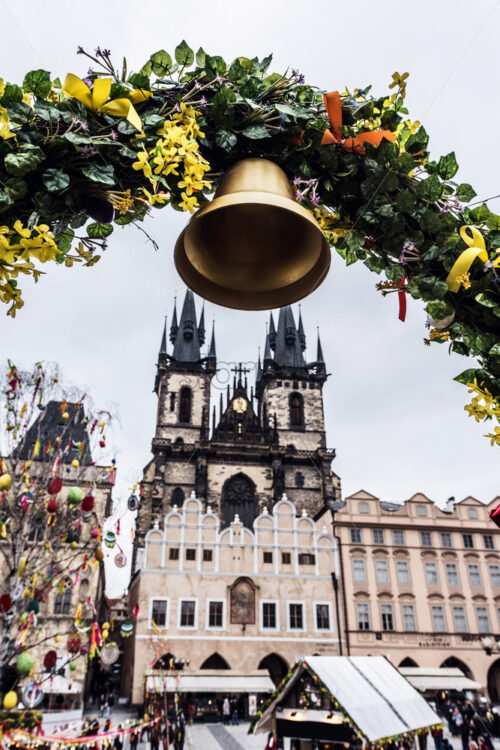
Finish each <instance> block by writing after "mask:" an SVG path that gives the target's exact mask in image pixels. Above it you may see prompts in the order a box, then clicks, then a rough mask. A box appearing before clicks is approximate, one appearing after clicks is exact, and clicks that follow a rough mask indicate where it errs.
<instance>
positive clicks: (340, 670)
mask: <svg viewBox="0 0 500 750" xmlns="http://www.w3.org/2000/svg"><path fill="white" fill-rule="evenodd" d="M308 668H309V669H310V670H311V671H312V672H313V673H314V674H316V675H317V676H318V678H319V679H320V681H321V682H322V683H323V684H324V685H325V687H326V688H327V689H328V691H329V692H330V693H331V694H332V695H333V696H334V697H335V699H336V700H337V701H338V702H339V704H340V705H341V706H342V708H343V709H344V711H345V712H346V713H347V714H348V716H349V717H350V718H351V719H352V721H353V722H354V723H355V724H356V725H357V727H358V728H359V729H360V730H361V732H362V733H363V734H364V736H365V737H366V738H367V739H368V740H370V741H371V742H373V741H375V740H379V739H381V738H383V737H393V736H395V735H399V734H405V733H406V732H410V731H411V730H414V729H419V728H420V727H427V726H432V725H433V724H439V722H440V719H439V716H438V715H437V714H436V713H434V711H433V710H432V708H431V707H430V706H429V704H428V703H427V702H426V701H425V700H424V699H423V698H422V696H421V695H419V693H418V692H417V691H416V690H415V689H414V688H413V687H412V686H411V685H410V684H409V682H408V681H407V680H405V678H404V677H403V676H402V675H401V674H400V673H399V672H398V670H397V669H395V668H394V667H393V666H392V665H391V664H390V662H388V661H387V660H386V659H384V657H382V656H352V657H349V656H306V657H304V659H303V660H302V661H300V662H298V663H297V664H296V665H295V667H294V670H293V673H292V675H291V676H290V678H289V680H288V681H287V683H286V684H285V685H284V686H283V688H282V689H281V690H280V692H279V694H278V695H277V697H276V698H275V700H274V701H273V702H272V703H271V704H270V705H269V706H268V707H267V708H266V710H265V711H264V712H263V715H262V717H261V718H260V719H259V721H258V722H257V723H256V725H255V728H254V731H255V732H264V731H268V730H269V728H270V726H271V720H272V715H273V711H274V709H275V708H276V707H277V705H278V703H281V702H283V700H284V698H285V696H286V694H287V693H288V692H289V691H290V689H291V687H292V686H293V684H294V683H295V682H296V680H297V679H299V677H300V675H301V674H302V673H303V672H304V671H305V670H306V669H308Z"/></svg>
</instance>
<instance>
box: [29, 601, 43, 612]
mask: <svg viewBox="0 0 500 750" xmlns="http://www.w3.org/2000/svg"><path fill="white" fill-rule="evenodd" d="M28 612H34V613H35V614H36V615H37V614H38V613H39V612H40V605H39V604H38V602H37V600H36V599H32V600H31V601H30V603H29V604H28Z"/></svg>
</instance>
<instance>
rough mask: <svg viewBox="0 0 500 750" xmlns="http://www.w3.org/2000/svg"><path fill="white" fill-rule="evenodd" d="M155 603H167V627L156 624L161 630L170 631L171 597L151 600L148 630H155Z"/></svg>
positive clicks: (152, 598)
mask: <svg viewBox="0 0 500 750" xmlns="http://www.w3.org/2000/svg"><path fill="white" fill-rule="evenodd" d="M153 601H155V602H167V615H166V617H165V625H158V623H155V624H156V625H157V627H158V628H159V629H160V630H168V626H169V620H170V597H169V596H151V597H150V598H149V617H148V629H149V630H153Z"/></svg>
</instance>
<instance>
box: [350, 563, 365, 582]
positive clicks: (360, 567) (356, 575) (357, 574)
mask: <svg viewBox="0 0 500 750" xmlns="http://www.w3.org/2000/svg"><path fill="white" fill-rule="evenodd" d="M352 577H353V580H354V582H355V583H364V582H365V581H366V568H365V561H364V560H353V561H352Z"/></svg>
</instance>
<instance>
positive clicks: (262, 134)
mask: <svg viewBox="0 0 500 750" xmlns="http://www.w3.org/2000/svg"><path fill="white" fill-rule="evenodd" d="M242 135H244V136H246V137H247V138H252V139H254V140H257V139H259V138H270V137H271V135H270V133H269V131H268V129H267V128H266V126H265V125H250V126H249V127H248V128H245V130H243V132H242Z"/></svg>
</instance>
